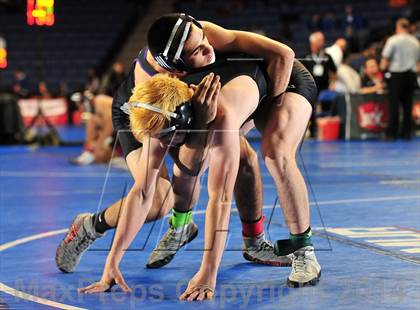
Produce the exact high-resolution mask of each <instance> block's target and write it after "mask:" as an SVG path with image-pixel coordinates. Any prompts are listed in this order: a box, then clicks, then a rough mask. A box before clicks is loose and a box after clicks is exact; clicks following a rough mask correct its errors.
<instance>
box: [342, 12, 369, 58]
mask: <svg viewBox="0 0 420 310" xmlns="http://www.w3.org/2000/svg"><path fill="white" fill-rule="evenodd" d="M343 25H344V29H345V37H346V39H347V41H348V43H349V47H350V52H352V53H354V52H358V51H359V50H360V49H359V38H358V31H359V30H360V29H362V28H363V27H364V22H363V19H362V18H361V17H360V16H358V15H354V14H353V7H352V6H351V5H347V6H346V13H345V17H344V20H343Z"/></svg>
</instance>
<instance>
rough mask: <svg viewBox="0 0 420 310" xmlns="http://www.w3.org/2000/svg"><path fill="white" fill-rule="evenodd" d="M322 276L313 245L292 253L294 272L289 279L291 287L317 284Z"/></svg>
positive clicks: (288, 282) (288, 283)
mask: <svg viewBox="0 0 420 310" xmlns="http://www.w3.org/2000/svg"><path fill="white" fill-rule="evenodd" d="M320 277H321V266H320V265H319V263H318V261H317V259H316V256H315V251H314V247H313V246H306V247H303V248H301V249H299V250H297V251H295V252H294V253H293V254H292V272H291V273H290V275H289V278H288V279H287V285H288V286H290V287H303V286H308V285H312V286H314V285H316V284H317V283H318V281H319V278H320Z"/></svg>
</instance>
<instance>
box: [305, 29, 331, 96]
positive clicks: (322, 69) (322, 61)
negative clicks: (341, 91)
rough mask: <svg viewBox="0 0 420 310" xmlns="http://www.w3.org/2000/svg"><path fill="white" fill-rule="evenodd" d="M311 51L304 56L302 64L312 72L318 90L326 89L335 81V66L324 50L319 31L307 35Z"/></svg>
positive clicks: (322, 38)
mask: <svg viewBox="0 0 420 310" xmlns="http://www.w3.org/2000/svg"><path fill="white" fill-rule="evenodd" d="M309 44H310V49H311V53H310V54H309V55H307V56H306V57H305V61H304V65H305V67H306V68H307V69H308V70H309V71H310V72H311V73H312V75H313V77H314V79H315V83H316V86H317V87H318V92H321V91H323V90H327V89H328V88H329V86H330V83H331V82H334V81H335V75H336V72H337V67H336V66H335V64H334V61H333V59H332V57H331V56H330V55H328V54H327V53H326V52H325V50H324V44H325V38H324V34H323V33H322V32H320V31H318V32H314V33H312V34H311V35H310V37H309Z"/></svg>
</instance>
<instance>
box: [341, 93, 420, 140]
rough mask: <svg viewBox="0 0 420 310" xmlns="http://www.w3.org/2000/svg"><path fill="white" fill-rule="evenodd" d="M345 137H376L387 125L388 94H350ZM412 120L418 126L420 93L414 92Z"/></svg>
mask: <svg viewBox="0 0 420 310" xmlns="http://www.w3.org/2000/svg"><path fill="white" fill-rule="evenodd" d="M347 100H348V101H349V102H348V103H347V117H346V139H355V140H360V139H361V140H365V139H377V138H379V137H381V136H382V135H383V133H385V131H386V128H387V126H388V117H389V115H388V95H386V94H381V95H379V94H369V95H351V96H349V97H348V98H347ZM413 120H414V122H415V124H416V126H417V127H418V126H420V93H419V92H416V93H415V94H414V102H413Z"/></svg>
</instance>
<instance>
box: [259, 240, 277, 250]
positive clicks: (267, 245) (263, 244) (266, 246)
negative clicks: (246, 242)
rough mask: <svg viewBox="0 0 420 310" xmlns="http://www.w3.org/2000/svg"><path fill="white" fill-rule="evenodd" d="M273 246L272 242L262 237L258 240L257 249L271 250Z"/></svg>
mask: <svg viewBox="0 0 420 310" xmlns="http://www.w3.org/2000/svg"><path fill="white" fill-rule="evenodd" d="M273 248H274V247H273V244H272V243H271V242H270V241H268V240H266V239H265V238H262V240H261V241H260V242H259V249H260V250H262V251H272V250H273Z"/></svg>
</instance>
